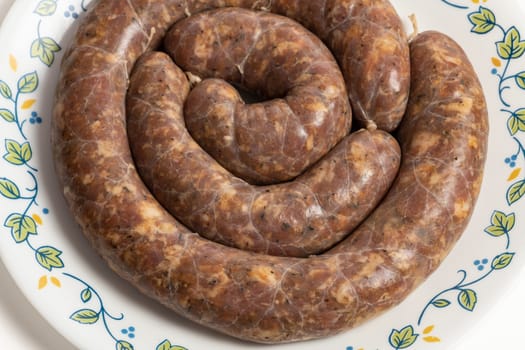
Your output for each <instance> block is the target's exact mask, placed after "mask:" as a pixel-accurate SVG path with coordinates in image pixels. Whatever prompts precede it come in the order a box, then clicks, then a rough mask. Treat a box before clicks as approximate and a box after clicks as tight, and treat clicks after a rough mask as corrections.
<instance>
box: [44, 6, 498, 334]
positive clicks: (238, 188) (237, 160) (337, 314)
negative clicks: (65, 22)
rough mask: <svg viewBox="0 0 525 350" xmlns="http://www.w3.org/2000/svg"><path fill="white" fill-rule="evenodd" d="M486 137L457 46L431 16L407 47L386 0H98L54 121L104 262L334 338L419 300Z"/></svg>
mask: <svg viewBox="0 0 525 350" xmlns="http://www.w3.org/2000/svg"><path fill="white" fill-rule="evenodd" d="M235 27H238V28H242V30H241V31H237V32H236V31H234V28H235ZM312 33H313V34H312ZM271 37H277V38H279V39H280V40H278V41H277V43H276V42H274V41H272V40H270V38H271ZM217 42H220V44H219V45H218V46H217V44H216V43H217ZM214 43H215V44H214ZM208 44H209V45H208ZM314 44H315V45H314ZM160 48H165V49H166V51H167V52H168V53H169V55H168V54H166V53H163V52H159V51H158V50H159V49H160ZM213 48H215V49H213ZM170 56H171V57H170ZM174 61H175V62H174ZM334 69H335V70H334ZM187 72H189V73H191V74H188V75H189V76H191V77H195V76H198V77H199V78H202V79H203V80H202V81H201V82H199V83H197V84H196V85H195V86H192V85H191V84H190V81H189V80H188V78H187V75H186V74H185V73H187ZM252 74H253V75H252ZM218 78H224V79H227V80H228V81H229V82H228V83H226V82H224V81H223V80H218ZM199 80H200V79H199ZM232 84H233V85H235V86H242V87H243V88H248V89H254V90H255V93H257V94H261V95H263V96H265V97H267V98H269V100H267V101H263V102H257V103H252V104H246V103H244V101H243V100H242V98H240V97H239V96H238V93H237V92H236V91H235V90H234V89H233V86H232ZM299 92H300V93H299ZM303 93H306V95H305V94H303ZM185 114H186V116H185ZM185 117H186V118H187V119H186V121H185V120H184V118H185ZM352 117H354V121H353V122H352V121H351V118H352ZM188 118H189V119H188ZM243 118H244V119H243ZM212 121H213V123H212ZM217 121H219V123H216V122H217ZM298 121H300V123H299V122H298ZM192 123H193V131H191V127H190V130H189V131H188V130H187V129H186V128H185V125H186V124H188V125H192ZM316 124H317V125H316ZM352 124H353V128H352V129H350V126H351V125H352ZM314 126H317V127H314ZM287 127H289V129H287ZM231 129H233V130H231ZM252 129H253V130H255V133H254V134H253V136H250V135H251V134H250V133H249V131H250V130H252ZM192 133H193V134H195V135H194V136H195V139H200V140H201V141H202V144H203V147H204V148H208V150H207V151H205V150H204V149H203V148H201V146H200V145H199V144H198V143H197V142H196V141H195V140H194V138H193V137H192V136H191V134H192ZM197 133H201V135H196V134H197ZM487 135H488V117H487V110H486V104H485V99H484V95H483V91H482V88H481V85H480V83H479V81H478V78H477V76H476V74H475V72H474V70H473V68H472V66H471V64H470V62H469V61H468V58H467V57H466V55H465V53H464V52H463V50H462V49H461V47H460V46H459V45H458V44H457V43H455V42H454V41H453V40H452V39H451V38H449V37H447V36H445V35H443V34H441V33H438V32H432V31H429V32H423V33H420V34H418V35H417V36H415V37H414V38H413V39H412V40H411V41H410V43H409V41H408V39H407V37H406V35H405V33H404V31H403V28H402V26H401V21H400V19H399V17H398V15H397V13H396V12H395V10H394V8H393V7H392V6H391V5H390V3H389V2H388V1H387V0H324V1H304V0H303V1H299V0H274V1H261V0H185V1H183V0H163V1H160V0H104V1H103V0H98V1H95V2H94V3H92V5H91V8H90V9H89V11H88V13H87V14H86V16H85V17H84V18H83V19H82V20H81V23H80V26H79V27H78V29H77V32H76V34H75V36H74V38H73V40H72V43H71V45H70V47H69V48H68V50H67V52H66V54H65V56H64V58H63V62H62V66H61V73H60V78H59V82H58V87H57V94H56V101H55V106H54V112H53V123H52V131H51V137H52V146H53V154H54V160H55V167H56V171H57V174H58V177H59V179H60V181H61V183H62V187H63V192H64V196H65V199H66V201H67V203H68V205H69V207H70V209H71V213H72V215H73V216H74V218H75V220H76V221H77V223H78V224H79V226H80V227H81V229H82V231H83V233H84V234H85V236H86V237H87V239H88V240H89V242H90V244H91V245H92V246H93V247H94V249H96V251H97V252H98V253H99V254H100V255H101V257H102V258H103V259H104V260H105V261H106V262H107V263H108V266H109V267H110V268H111V269H112V270H114V271H115V272H116V273H117V274H118V275H119V276H120V277H121V278H124V279H126V280H127V281H129V282H130V283H131V284H132V285H133V286H134V287H136V288H137V289H139V290H140V291H141V292H142V293H144V294H145V295H147V296H149V297H151V298H153V299H155V300H157V301H158V302H160V303H162V304H164V305H165V306H167V307H168V308H169V309H171V310H173V311H174V312H176V313H177V314H180V315H182V316H184V317H186V318H187V319H189V320H192V321H194V322H197V323H199V324H201V325H203V326H206V327H209V328H212V329H215V330H217V331H219V332H222V333H225V334H228V335H231V336H232V337H235V338H239V339H243V340H247V341H253V342H259V343H285V342H293V341H301V340H308V339H314V338H321V337H327V336H330V335H334V334H337V333H340V332H343V331H346V330H349V329H351V328H353V327H355V326H357V325H359V324H361V323H363V322H365V321H366V320H369V319H371V318H373V317H376V316H378V315H380V314H381V313H382V312H384V311H386V310H389V309H390V308H392V307H394V306H395V305H397V304H399V303H400V302H401V301H402V300H404V299H405V298H406V297H407V296H408V295H409V294H410V293H411V292H412V291H413V290H414V289H415V288H416V287H417V286H418V285H420V284H421V283H422V282H423V281H424V280H425V279H426V278H427V277H428V276H429V275H430V274H431V273H432V272H433V271H435V269H436V268H437V267H438V266H439V265H440V263H441V262H442V261H443V260H444V259H445V257H446V256H447V254H448V253H449V251H450V250H451V249H452V248H453V246H454V244H455V242H456V241H457V239H458V238H459V237H460V236H461V234H462V232H463V231H464V230H465V227H466V225H467V224H468V221H469V219H470V216H471V214H472V211H473V209H474V206H475V203H476V199H477V196H478V193H479V189H480V185H481V181H482V175H483V166H484V162H485V157H486V148H487ZM265 140H273V141H271V142H266V141H265ZM284 145H287V148H284ZM228 147H229V148H228ZM265 147H266V148H265ZM281 147H282V149H280V148H281ZM259 151H260V152H259ZM307 151H308V152H307ZM310 151H311V152H310ZM214 152H216V153H221V156H222V158H220V157H218V158H217V159H214V158H212V157H211V156H210V154H213V153H214ZM272 152H274V153H272ZM294 152H295V153H294ZM316 152H319V153H316ZM309 157H310V158H309ZM230 161H231V162H230ZM253 165H255V166H253ZM227 169H230V170H227ZM244 175H246V177H245V178H242V177H243V176H244Z"/></svg>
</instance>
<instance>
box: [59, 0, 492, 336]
mask: <svg viewBox="0 0 525 350" xmlns="http://www.w3.org/2000/svg"><path fill="white" fill-rule="evenodd" d="M357 2H359V1H357ZM344 3H348V4H350V2H344V1H341V4H344ZM376 3H381V2H379V1H376ZM274 4H275V2H274V3H272V4H271V5H272V7H270V6H269V5H270V4H261V2H260V1H257V0H253V1H248V0H245V1H241V0H238V1H235V0H232V1H226V0H223V1H219V0H217V1H213V0H206V1H204V0H202V1H199V0H194V1H162V2H161V1H140V0H131V1H127V0H112V1H100V2H97V3H96V4H95V6H94V8H93V10H92V11H90V13H89V14H88V15H87V16H86V17H85V19H84V21H83V23H82V24H81V25H80V27H79V30H78V32H77V34H76V36H75V38H74V41H73V45H72V46H71V49H70V50H68V53H67V54H66V55H65V57H64V61H63V64H62V73H61V77H60V80H59V84H58V90H57V98H56V103H55V108H54V113H53V115H54V118H53V125H52V145H53V154H54V158H55V164H56V169H57V174H58V177H59V179H60V181H61V182H62V185H63V189H64V195H65V198H66V200H67V202H68V203H69V206H70V208H71V210H72V213H73V215H74V217H75V219H76V220H77V222H78V223H79V224H80V226H81V227H82V229H83V231H84V233H85V235H86V237H88V238H89V240H90V241H91V243H92V244H93V245H94V247H95V248H96V249H97V251H98V252H99V253H100V254H101V256H102V257H103V258H104V259H106V261H107V262H108V263H109V265H110V266H111V268H112V269H113V270H115V271H116V272H117V273H118V274H119V275H120V276H122V277H123V278H125V279H127V280H128V281H130V282H131V283H132V284H133V285H135V286H136V287H137V288H138V289H140V290H141V291H142V292H143V293H145V294H146V295H148V296H150V297H152V298H155V299H157V300H159V301H160V302H161V303H163V304H165V305H166V306H168V307H170V308H171V309H173V310H175V311H176V312H178V313H180V314H182V315H184V316H186V317H187V318H188V319H191V320H194V321H195V322H198V323H201V324H204V325H206V326H208V327H210V328H213V329H217V330H219V331H221V332H224V333H227V334H230V335H232V336H235V337H238V338H242V339H247V340H251V341H257V342H265V343H276V342H290V341H297V340H305V339H311V338H318V337H323V336H328V335H331V334H335V333H338V332H341V331H343V330H346V329H349V328H351V327H353V326H355V325H357V324H359V323H361V322H363V321H365V320H367V319H370V318H371V317H374V316H376V315H378V314H379V313H381V312H382V311H384V310H386V309H388V308H390V307H392V306H393V305H396V304H398V303H399V302H400V301H401V300H403V299H404V298H405V297H406V296H407V295H408V293H410V291H412V290H413V289H414V288H415V287H416V286H417V285H419V284H420V283H421V282H422V281H423V280H424V279H425V278H426V277H427V276H428V275H429V274H430V273H431V272H432V271H433V270H434V269H435V268H436V267H437V266H438V265H439V263H440V262H441V261H442V260H443V259H444V257H445V256H446V254H447V253H448V251H449V250H450V249H451V247H452V246H453V244H454V242H455V241H456V240H457V238H458V237H459V235H460V234H461V232H462V231H463V229H464V228H465V225H466V223H467V222H468V219H469V217H470V215H471V213H472V210H473V207H474V203H475V200H476V198H477V194H478V191H479V188H480V183H481V177H482V170H483V163H484V159H485V153H486V137H487V115H486V107H485V102H484V98H483V93H482V90H481V87H480V85H479V82H478V80H477V79H476V76H475V72H474V71H473V69H472V67H471V66H470V64H469V63H468V60H467V58H466V56H465V55H464V53H463V52H462V50H461V48H460V47H458V46H457V45H456V44H455V43H454V42H452V41H451V40H450V39H448V38H446V37H443V36H442V35H438V34H436V33H429V34H421V35H420V36H419V37H418V38H416V39H415V40H414V41H413V42H412V57H413V59H414V65H413V67H414V68H413V70H412V78H411V81H412V85H413V87H412V93H411V96H412V101H411V102H410V106H409V109H408V113H407V114H406V116H405V118H404V121H403V126H402V127H401V130H400V140H401V144H402V149H403V152H404V153H403V159H402V165H401V169H400V173H399V176H398V178H397V180H396V182H395V183H394V185H393V187H392V189H391V191H390V192H389V194H388V195H387V197H386V199H385V200H384V202H383V203H382V204H381V205H380V206H379V207H378V208H377V209H376V210H375V211H374V213H373V214H372V216H370V217H369V218H368V219H367V220H366V221H365V222H364V224H363V225H361V226H360V227H359V228H358V229H357V230H356V231H355V232H354V233H353V234H352V235H351V236H350V238H348V239H346V240H345V241H343V242H342V243H340V244H339V245H338V246H337V247H335V248H334V249H333V250H332V251H330V252H328V253H326V254H323V255H319V256H314V257H310V258H305V259H303V258H290V257H275V256H265V255H261V254H256V253H250V252H244V251H240V250H237V249H233V248H228V247H224V246H222V245H219V244H217V243H213V242H210V241H207V240H205V239H202V238H200V237H199V236H198V235H195V234H192V233H191V232H190V231H189V230H188V229H187V228H185V227H184V226H183V225H181V224H180V223H179V222H177V221H176V220H174V219H173V218H172V217H171V216H170V215H169V214H168V213H167V212H166V211H165V210H164V209H163V207H162V206H160V205H159V204H158V202H157V201H156V200H155V199H154V198H153V197H152V195H151V194H150V192H149V191H148V190H147V189H146V188H145V187H144V185H143V183H142V181H141V179H140V177H139V176H138V175H137V173H136V169H135V167H134V164H133V160H132V158H131V154H130V151H129V146H128V141H127V138H126V126H125V111H124V100H125V92H126V87H127V79H128V73H129V70H130V69H131V68H132V66H133V63H134V62H135V61H136V59H137V57H138V55H139V54H141V53H142V52H144V51H145V50H146V49H148V48H151V47H154V46H155V45H157V44H158V42H159V40H160V37H161V36H162V35H163V33H164V31H165V29H166V28H167V27H168V26H169V24H171V23H172V22H173V21H175V20H177V19H179V18H181V17H183V16H184V14H185V13H194V12H197V11H200V10H204V9H207V8H211V7H222V6H242V7H246V8H260V6H265V7H267V8H269V9H273V5H274ZM277 5H278V3H277ZM348 6H350V5H348ZM289 13H292V14H293V12H292V11H291V10H290V11H289ZM292 17H293V16H292ZM116 28H123V29H124V31H123V32H118V31H117V30H116ZM418 81H419V83H418Z"/></svg>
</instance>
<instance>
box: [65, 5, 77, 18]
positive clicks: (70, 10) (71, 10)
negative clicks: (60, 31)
mask: <svg viewBox="0 0 525 350" xmlns="http://www.w3.org/2000/svg"><path fill="white" fill-rule="evenodd" d="M64 17H66V18H69V17H71V18H73V19H77V18H78V12H76V11H75V6H73V5H69V6H68V8H67V10H66V11H65V12H64Z"/></svg>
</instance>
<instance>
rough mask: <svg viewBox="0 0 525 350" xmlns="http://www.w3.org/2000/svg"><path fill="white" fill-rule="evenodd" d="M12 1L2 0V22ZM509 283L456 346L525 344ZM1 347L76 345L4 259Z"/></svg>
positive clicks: (523, 295)
mask: <svg viewBox="0 0 525 350" xmlns="http://www.w3.org/2000/svg"><path fill="white" fill-rule="evenodd" d="M12 1H13V0H0V22H1V20H2V19H3V17H4V16H5V14H6V13H7V11H8V9H9V6H10V5H11V3H12ZM0 44H1V43H0ZM0 71H1V70H0ZM505 287H506V288H505V289H506V290H505V291H504V292H503V294H502V297H501V299H500V300H499V301H498V302H497V303H496V304H495V305H493V306H492V311H491V312H489V313H487V314H486V315H484V316H483V318H482V319H480V320H479V321H478V322H477V323H476V324H473V325H472V327H471V328H470V331H469V332H468V333H467V334H465V337H464V339H462V341H461V343H460V344H458V345H457V347H456V348H455V349H454V350H491V349H498V350H503V349H504V350H520V349H524V348H525V341H524V340H523V339H524V337H523V333H524V332H525V328H524V327H525V270H523V271H520V272H518V271H517V272H516V278H515V281H514V282H513V284H512V285H509V286H505ZM0 349H8V350H21V349H24V350H44V349H46V350H47V349H53V350H63V349H66V350H67V349H74V347H73V346H72V345H71V344H70V343H69V342H67V341H66V340H65V339H64V338H63V337H62V336H61V335H60V334H58V333H57V332H56V331H55V330H54V329H53V328H52V327H50V326H49V325H48V323H47V322H46V321H45V320H44V319H43V318H42V316H40V314H39V313H38V312H37V311H36V310H35V309H34V308H33V307H32V306H31V304H29V302H28V301H27V300H26V299H25V297H24V296H23V295H22V294H21V293H20V291H19V289H18V287H17V286H16V285H15V283H14V281H13V279H12V278H11V276H10V275H9V273H8V272H7V270H6V268H5V267H4V265H3V263H2V262H1V261H0ZM138 350H142V349H138ZM195 350H204V349H195ZM365 350H373V349H365ZM414 350H417V349H414ZM436 350H443V349H441V348H440V347H439V344H436ZM447 350H448V349H447Z"/></svg>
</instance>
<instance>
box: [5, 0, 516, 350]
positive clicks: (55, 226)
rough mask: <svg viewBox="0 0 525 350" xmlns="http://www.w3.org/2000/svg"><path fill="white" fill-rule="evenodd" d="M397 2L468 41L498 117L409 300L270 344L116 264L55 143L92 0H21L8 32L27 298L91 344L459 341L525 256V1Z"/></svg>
mask: <svg viewBox="0 0 525 350" xmlns="http://www.w3.org/2000/svg"><path fill="white" fill-rule="evenodd" d="M392 2H393V3H394V5H395V7H396V9H397V10H398V12H399V14H400V15H401V17H402V18H403V19H404V21H405V24H406V27H407V31H408V32H410V31H411V24H410V21H409V20H408V16H409V15H410V14H415V15H416V18H417V22H418V25H419V30H421V31H422V30H425V29H435V30H440V31H443V32H444V33H446V34H448V35H450V36H452V37H453V38H454V39H456V40H457V41H458V42H459V43H460V44H461V45H462V46H463V47H464V49H465V51H466V52H467V54H468V56H469V57H470V59H471V60H472V62H473V64H474V67H475V69H476V71H477V72H478V74H479V77H480V80H481V82H482V84H483V87H484V90H485V94H486V97H487V102H488V106H489V113H490V124H491V134H490V139H489V154H488V161H487V167H486V173H485V178H484V183H483V187H482V192H481V195H480V199H479V201H478V204H477V206H476V210H475V212H474V215H473V217H472V220H471V222H470V224H469V226H468V228H467V230H466V232H465V233H464V235H463V237H462V238H461V240H460V241H459V242H458V244H457V245H456V247H455V248H454V250H453V251H452V252H451V254H450V255H449V256H448V257H447V259H446V260H445V262H444V263H443V264H442V266H440V268H439V269H438V270H437V271H436V272H435V273H434V274H433V275H432V276H430V277H429V278H428V280H427V281H426V282H425V283H424V284H423V285H422V286H421V287H420V288H418V289H417V290H416V291H415V292H414V293H413V294H412V295H410V297H409V298H408V299H406V300H405V301H404V302H403V303H402V304H401V305H400V306H398V307H397V308H395V309H393V310H391V311H389V312H387V313H386V314H384V315H382V316H381V317H379V318H377V319H375V320H372V321H370V322H368V323H366V324H365V325H363V326H361V327H358V328H356V329H354V330H352V331H349V332H346V333H344V334H341V335H338V336H335V337H331V338H327V339H322V340H316V341H309V342H303V343H296V344H285V345H278V346H263V345H256V344H246V343H243V342H240V341H237V340H233V339H231V338H229V337H225V336H222V335H219V334H217V333H215V332H211V331H208V330H206V329H203V328H201V327H198V326H195V325H193V324H191V323H190V322H188V321H186V320H184V319H182V318H179V317H177V316H174V315H173V314H172V313H171V312H169V311H167V310H166V309H164V308H163V307H161V306H159V305H157V304H156V303H155V302H152V301H151V300H149V299H147V298H145V297H143V296H142V295H140V294H139V293H138V292H136V291H135V290H134V289H133V288H132V287H131V286H129V285H128V284H127V283H125V282H123V281H121V280H120V278H118V277H117V276H115V275H114V274H113V273H112V272H110V271H109V270H108V268H107V267H106V266H105V264H104V263H103V262H102V261H101V260H100V259H99V258H98V256H97V255H96V254H95V253H94V252H93V251H92V249H91V248H90V247H89V246H88V245H87V243H86V241H85V240H84V238H83V236H82V234H81V232H80V230H79V229H78V228H77V226H76V224H75V223H74V222H73V220H72V218H71V216H70V215H69V211H68V209H67V208H66V206H65V203H64V201H63V199H62V196H61V194H60V193H61V192H60V189H59V187H58V183H57V181H56V177H55V174H54V170H53V164H52V157H51V153H50V145H49V129H50V119H51V108H52V101H53V94H54V89H55V84H56V79H57V74H58V69H59V63H60V60H61V57H62V54H63V52H64V50H65V49H66V48H67V45H68V42H69V41H70V39H71V36H72V33H73V32H74V29H75V26H76V20H77V19H78V18H79V17H81V16H82V15H83V13H84V12H85V9H86V3H85V2H84V1H81V0H68V1H57V0H40V1H29V0H18V1H17V2H16V3H15V5H14V6H13V8H12V9H11V10H10V12H9V14H8V16H7V18H6V20H5V22H4V24H3V26H2V28H1V29H0V43H2V50H1V53H0V125H1V127H0V137H1V139H2V140H3V142H0V154H1V155H2V158H1V159H0V257H1V258H2V260H3V261H4V263H5V265H6V267H7V268H8V270H9V272H10V274H11V275H12V276H13V278H14V279H15V280H16V282H17V284H18V285H19V287H20V288H21V290H22V291H23V293H24V294H25V295H26V297H27V298H28V300H29V301H30V302H31V303H32V304H33V305H34V306H35V307H36V308H37V309H38V310H39V311H40V312H41V313H42V315H43V316H44V317H45V318H46V319H47V320H48V321H49V323H50V324H51V325H52V326H53V327H55V328H56V329H57V330H58V331H59V332H60V333H61V334H63V335H64V336H65V337H66V338H67V339H68V340H69V341H71V342H72V343H73V344H74V345H75V346H77V347H79V348H81V349H86V348H89V349H158V350H168V349H172V350H175V349H178V350H182V349H189V350H197V349H198V350H201V349H216V350H221V349H263V348H272V349H273V348H278V349H285V350H290V349H301V350H308V349H320V348H327V349H334V350H337V349H340V350H372V349H374V350H375V349H381V350H391V349H418V350H424V349H436V348H440V349H442V348H453V344H454V343H455V342H456V341H457V340H458V339H459V337H461V335H462V334H463V333H464V331H465V330H466V327H469V325H470V324H472V322H473V321H474V320H475V319H477V318H479V316H480V314H482V313H484V312H486V311H487V310H488V309H489V308H490V305H491V304H492V303H493V302H494V300H496V298H498V297H500V296H502V295H503V292H502V291H503V290H504V289H505V286H508V285H510V280H511V278H512V276H513V272H514V273H516V272H517V271H518V269H520V268H522V266H523V259H521V255H522V253H523V252H522V248H521V247H523V246H524V245H523V244H524V243H525V242H524V239H525V238H523V235H521V236H520V235H518V234H517V233H518V232H519V231H520V230H521V228H520V227H522V221H525V215H524V214H523V213H524V212H523V206H524V205H525V198H523V197H525V171H523V168H524V167H525V26H524V25H523V21H522V18H523V15H524V14H525V2H523V1H519V0H508V1H505V4H504V5H503V4H501V2H497V1H495V0H471V1H467V0H454V1H444V0H429V1H425V2H423V1H416V0H395V1H392ZM520 25H521V27H520ZM13 33H16V35H13ZM436 344H437V346H436Z"/></svg>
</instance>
